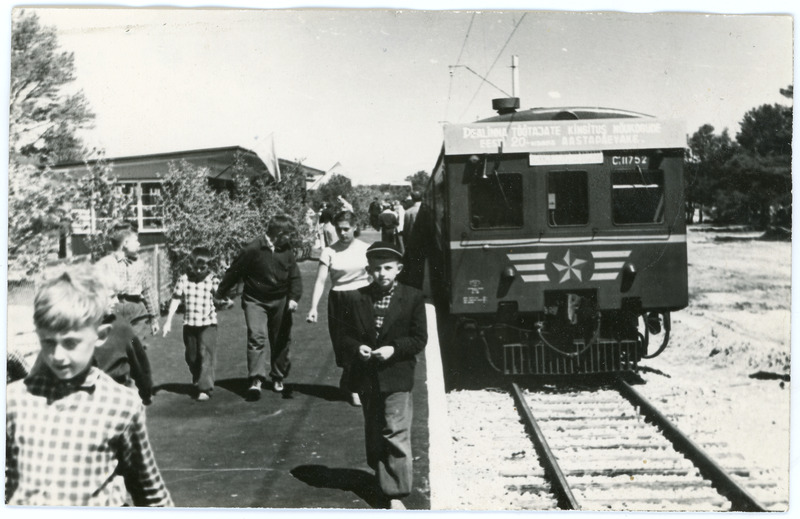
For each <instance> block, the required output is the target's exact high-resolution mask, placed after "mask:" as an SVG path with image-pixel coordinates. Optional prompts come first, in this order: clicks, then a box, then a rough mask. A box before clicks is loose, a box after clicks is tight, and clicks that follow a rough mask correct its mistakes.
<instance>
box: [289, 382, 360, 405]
mask: <svg viewBox="0 0 800 519" xmlns="http://www.w3.org/2000/svg"><path fill="white" fill-rule="evenodd" d="M287 387H288V388H289V389H291V390H293V391H297V392H298V393H302V394H304V395H308V396H313V397H314V398H321V399H322V400H327V401H328V402H346V401H347V398H346V395H345V394H344V393H343V392H342V390H341V389H339V388H338V387H336V386H322V385H318V384H288V385H287Z"/></svg>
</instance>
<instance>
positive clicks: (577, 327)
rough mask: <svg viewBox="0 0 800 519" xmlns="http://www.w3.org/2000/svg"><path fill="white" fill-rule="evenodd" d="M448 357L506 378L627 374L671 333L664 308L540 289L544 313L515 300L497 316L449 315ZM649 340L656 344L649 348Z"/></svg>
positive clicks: (503, 305) (661, 347)
mask: <svg viewBox="0 0 800 519" xmlns="http://www.w3.org/2000/svg"><path fill="white" fill-rule="evenodd" d="M449 326H450V330H451V334H450V337H449V338H448V339H447V341H448V342H449V343H450V344H449V345H447V346H446V349H447V350H448V351H446V353H447V357H448V359H449V360H450V361H452V362H454V363H455V364H456V365H460V366H461V369H465V370H470V369H471V368H470V366H468V365H467V364H469V365H484V366H488V367H489V368H490V369H491V370H493V371H495V372H497V373H499V374H502V375H507V376H516V375H537V376H538V375H581V374H585V375H591V374H607V373H617V372H630V371H636V370H638V369H639V361H641V360H642V359H646V358H652V357H655V356H657V355H659V354H660V353H661V352H662V351H663V350H664V348H665V347H666V345H667V343H668V341H669V334H670V319H669V312H643V311H642V310H641V309H640V308H635V305H634V308H629V309H620V310H601V309H599V308H598V305H597V300H596V296H595V293H594V292H592V291H584V292H562V291H554V292H549V293H545V307H544V311H543V312H534V313H521V312H519V311H518V310H517V308H516V304H515V303H513V302H510V303H509V302H503V303H500V305H499V308H498V311H497V313H495V314H482V315H470V316H457V317H455V318H454V319H452V320H451V322H450V324H449ZM651 337H652V338H653V339H654V340H655V341H659V340H660V345H659V346H658V347H657V348H656V349H655V351H654V352H652V353H649V346H650V342H651Z"/></svg>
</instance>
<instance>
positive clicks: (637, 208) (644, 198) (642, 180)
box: [611, 168, 664, 224]
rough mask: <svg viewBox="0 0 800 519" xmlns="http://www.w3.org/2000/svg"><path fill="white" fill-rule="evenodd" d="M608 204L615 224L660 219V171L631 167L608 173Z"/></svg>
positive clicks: (661, 200) (662, 188)
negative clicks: (609, 187)
mask: <svg viewBox="0 0 800 519" xmlns="http://www.w3.org/2000/svg"><path fill="white" fill-rule="evenodd" d="M611 183H612V185H611V204H612V216H613V219H614V223H615V224H645V223H661V222H663V221H664V172H663V171H660V170H642V169H639V168H637V169H635V170H630V171H612V172H611Z"/></svg>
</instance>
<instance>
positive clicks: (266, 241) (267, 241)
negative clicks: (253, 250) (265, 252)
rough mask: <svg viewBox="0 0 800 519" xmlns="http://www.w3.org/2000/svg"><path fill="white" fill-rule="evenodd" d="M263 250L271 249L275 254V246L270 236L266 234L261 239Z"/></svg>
mask: <svg viewBox="0 0 800 519" xmlns="http://www.w3.org/2000/svg"><path fill="white" fill-rule="evenodd" d="M261 248H262V249H269V250H271V251H272V252H275V244H273V243H272V240H270V239H269V236H267V235H266V234H265V235H264V236H262V238H261Z"/></svg>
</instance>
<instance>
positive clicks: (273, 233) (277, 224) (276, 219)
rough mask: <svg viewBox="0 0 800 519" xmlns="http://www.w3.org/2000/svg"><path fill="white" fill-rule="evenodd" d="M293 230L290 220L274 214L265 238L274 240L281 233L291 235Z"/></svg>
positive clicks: (283, 215)
mask: <svg viewBox="0 0 800 519" xmlns="http://www.w3.org/2000/svg"><path fill="white" fill-rule="evenodd" d="M293 230H294V224H293V223H292V219H291V218H289V216H287V215H285V214H276V215H275V216H273V217H272V220H270V221H269V225H267V236H269V237H270V238H275V237H277V236H278V235H280V234H282V233H291V232H292V231H293Z"/></svg>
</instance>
